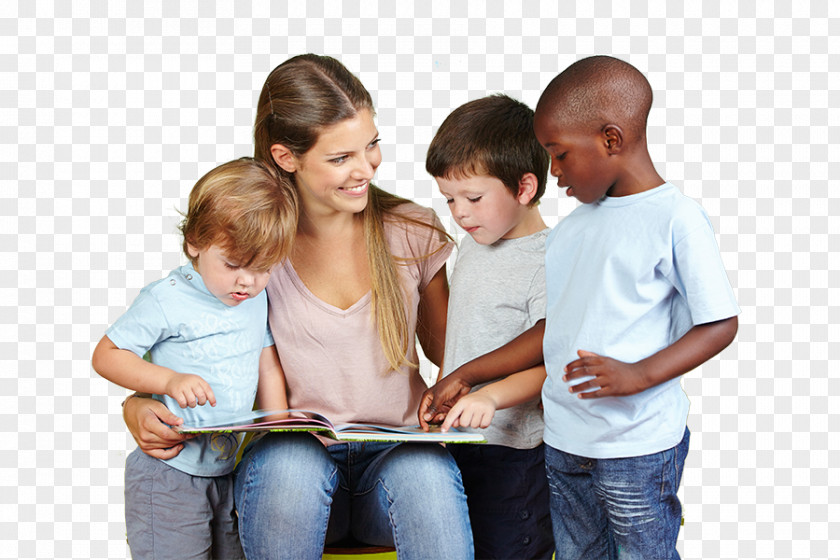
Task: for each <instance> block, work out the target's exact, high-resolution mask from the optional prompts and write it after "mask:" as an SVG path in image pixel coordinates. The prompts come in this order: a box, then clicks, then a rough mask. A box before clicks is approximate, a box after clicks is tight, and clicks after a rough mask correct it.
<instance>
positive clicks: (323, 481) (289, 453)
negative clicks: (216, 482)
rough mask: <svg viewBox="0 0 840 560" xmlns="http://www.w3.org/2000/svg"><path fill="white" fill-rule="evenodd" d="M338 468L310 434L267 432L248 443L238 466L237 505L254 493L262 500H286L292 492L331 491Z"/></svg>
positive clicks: (236, 481)
mask: <svg viewBox="0 0 840 560" xmlns="http://www.w3.org/2000/svg"><path fill="white" fill-rule="evenodd" d="M335 471H336V466H335V463H334V462H333V461H332V459H331V458H330V456H329V453H327V451H326V450H325V449H324V446H323V444H321V442H320V441H318V440H317V439H316V438H314V437H312V436H311V435H310V434H268V435H266V436H265V437H262V438H260V439H259V440H258V441H255V442H253V443H252V444H251V445H249V447H248V449H246V451H245V453H244V455H243V457H242V461H240V463H239V465H238V466H237V468H236V472H235V478H234V480H235V495H236V502H237V507H240V504H243V503H245V501H246V499H247V496H248V495H249V494H254V493H259V500H260V501H263V502H265V501H267V502H274V501H277V502H286V503H289V497H290V495H292V493H304V494H306V493H310V492H312V493H315V492H327V493H330V488H332V487H333V486H334V479H335V476H336V473H335ZM272 496H274V499H272Z"/></svg>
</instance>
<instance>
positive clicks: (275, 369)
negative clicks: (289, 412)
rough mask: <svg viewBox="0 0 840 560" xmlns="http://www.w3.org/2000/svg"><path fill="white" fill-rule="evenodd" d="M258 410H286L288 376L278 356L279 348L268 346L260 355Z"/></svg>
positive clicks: (287, 405)
mask: <svg viewBox="0 0 840 560" xmlns="http://www.w3.org/2000/svg"><path fill="white" fill-rule="evenodd" d="M257 408H258V409H260V410H286V409H287V408H289V403H288V401H287V400H286V376H285V375H284V374H283V367H282V366H281V365H280V358H279V357H278V356H277V347H276V346H274V345H272V346H266V347H265V348H263V349H262V353H261V354H260V376H259V381H258V382H257Z"/></svg>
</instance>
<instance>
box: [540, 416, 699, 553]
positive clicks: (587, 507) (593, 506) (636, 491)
mask: <svg viewBox="0 0 840 560" xmlns="http://www.w3.org/2000/svg"><path fill="white" fill-rule="evenodd" d="M688 440H689V431H688V429H687V428H686V430H685V435H684V436H683V439H682V441H681V442H680V443H679V444H678V445H677V446H675V447H673V448H671V449H667V450H665V451H662V452H659V453H653V454H651V455H642V456H639V457H625V458H621V459H589V458H586V457H579V456H577V455H571V454H569V453H564V452H562V451H559V450H557V449H554V448H552V447H549V446H548V445H546V447H545V468H546V473H547V474H548V485H549V489H550V492H551V495H550V502H551V522H552V526H553V527H554V543H555V546H556V547H557V560H563V559H566V558H575V559H578V558H579V559H590V558H591V559H602V558H610V559H614V558H620V559H622V560H624V559H642V560H671V559H679V554H678V553H677V550H676V545H677V536H678V534H679V531H680V522H681V519H682V507H681V506H680V501H679V499H677V489H678V488H679V485H680V479H681V478H682V471H683V465H684V464H685V458H686V454H687V453H688Z"/></svg>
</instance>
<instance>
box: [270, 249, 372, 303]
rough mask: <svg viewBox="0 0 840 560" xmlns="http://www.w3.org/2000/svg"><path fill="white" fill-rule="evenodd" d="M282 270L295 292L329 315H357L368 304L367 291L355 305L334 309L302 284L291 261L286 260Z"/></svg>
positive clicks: (368, 294)
mask: <svg viewBox="0 0 840 560" xmlns="http://www.w3.org/2000/svg"><path fill="white" fill-rule="evenodd" d="M283 269H284V270H286V271H287V272H288V275H289V279H291V281H292V284H293V285H294V286H295V288H297V290H298V291H299V292H300V293H301V294H302V295H303V296H304V297H305V298H306V299H308V300H310V301H312V302H313V303H314V304H316V305H317V306H318V307H320V308H321V309H323V310H324V311H326V312H328V313H331V314H333V315H340V316H348V315H353V314H355V313H358V312H359V310H361V309H364V308H365V307H367V306H368V304H369V303H370V300H371V297H372V293H371V291H370V290H368V291H367V293H365V294H364V295H363V296H362V297H360V298H359V299H358V300H357V301H356V302H355V303H353V304H352V305H351V306H350V307H348V308H347V309H342V308H340V307H336V306H335V305H332V304H330V303H327V302H325V301H324V300H322V299H321V298H319V297H318V296H316V295H315V294H314V293H312V290H310V289H309V287H308V286H307V285H306V284H305V283H304V282H303V280H302V279H301V278H300V276H298V273H297V271H296V270H295V267H294V266H292V261H291V260H287V261H286V262H285V263H284V265H283Z"/></svg>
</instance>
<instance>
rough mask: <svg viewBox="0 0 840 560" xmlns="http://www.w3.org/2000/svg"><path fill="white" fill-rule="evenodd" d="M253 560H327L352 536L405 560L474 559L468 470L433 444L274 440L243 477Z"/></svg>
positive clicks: (241, 505)
mask: <svg viewBox="0 0 840 560" xmlns="http://www.w3.org/2000/svg"><path fill="white" fill-rule="evenodd" d="M234 487H235V496H236V509H237V512H238V514H239V534H240V537H241V540H242V547H243V549H244V550H245V556H247V557H248V558H259V559H260V560H267V559H272V558H289V559H294V560H305V559H313V560H314V559H320V558H321V554H322V552H323V549H324V542H325V541H326V542H327V543H330V542H335V541H336V540H339V539H342V538H344V537H346V536H348V535H352V536H353V537H355V538H356V539H358V540H360V541H364V542H366V543H369V544H376V545H391V546H395V547H396V549H397V555H398V556H399V558H400V559H409V560H411V559H426V558H452V559H457V560H465V559H468V558H472V556H473V541H472V532H471V531H470V522H469V514H468V512H467V499H466V497H465V496H464V487H463V485H462V483H461V473H460V472H459V471H458V467H457V466H456V464H455V461H454V460H453V459H452V457H451V456H450V455H449V452H448V451H447V450H446V449H445V448H443V447H442V446H440V445H437V444H434V443H418V444H412V443H403V444H394V443H339V444H335V445H331V446H329V447H324V445H323V444H322V443H321V442H320V441H319V440H318V439H316V438H315V437H313V436H312V435H311V434H291V433H277V434H268V435H266V436H265V437H262V438H260V439H259V440H257V441H254V442H252V443H251V445H249V446H248V448H247V449H246V451H245V455H244V457H243V458H242V461H241V462H240V463H239V466H238V467H237V469H236V473H235V483H234Z"/></svg>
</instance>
